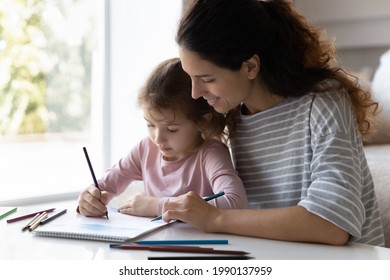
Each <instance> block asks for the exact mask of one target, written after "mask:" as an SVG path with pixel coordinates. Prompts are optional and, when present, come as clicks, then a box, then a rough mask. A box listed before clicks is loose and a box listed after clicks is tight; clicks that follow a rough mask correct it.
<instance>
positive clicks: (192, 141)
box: [78, 58, 248, 216]
mask: <svg viewBox="0 0 390 280" xmlns="http://www.w3.org/2000/svg"><path fill="white" fill-rule="evenodd" d="M138 104H139V106H140V107H141V108H142V110H143V112H144V118H145V120H146V123H147V126H148V133H149V137H147V138H145V139H143V140H142V141H140V142H139V143H138V145H136V146H135V147H134V148H133V149H132V150H131V151H130V152H129V153H128V154H127V155H126V156H125V157H123V158H122V159H121V160H120V161H119V162H118V163H117V164H116V165H114V166H113V167H112V168H110V169H108V170H107V171H106V173H105V175H104V176H103V177H102V178H101V179H100V180H98V184H99V188H100V190H101V192H100V191H99V190H98V189H97V188H96V187H94V186H91V187H88V188H87V189H86V190H84V191H83V192H82V193H81V194H80V197H79V208H78V209H79V211H80V213H81V214H83V215H85V216H103V215H104V214H105V213H106V211H107V208H106V206H105V205H106V204H107V203H108V201H109V200H110V199H111V198H113V197H114V196H117V195H119V194H120V193H122V192H123V191H124V190H125V189H126V188H127V187H128V186H129V184H130V183H131V182H133V181H135V180H142V181H143V183H144V189H145V193H143V194H138V195H136V196H134V197H133V198H131V199H130V200H129V201H127V202H126V203H124V205H122V206H121V207H120V208H119V211H120V212H121V213H125V214H131V215H137V216H157V215H161V214H162V206H163V204H164V202H165V201H167V200H169V199H171V198H173V197H177V196H179V195H182V194H185V193H187V192H189V191H193V192H195V193H197V194H198V195H200V196H210V195H212V194H214V193H218V192H220V191H224V192H225V195H224V196H221V197H219V198H217V199H215V200H212V201H210V202H209V203H210V204H212V205H214V206H216V207H221V208H248V201H247V197H246V193H245V190H244V187H243V184H242V182H241V180H240V178H239V177H238V175H237V172H236V171H235V169H234V168H233V165H232V161H231V157H230V153H229V150H228V148H227V147H226V145H225V144H223V143H222V142H221V140H223V137H224V128H225V118H224V116H223V115H222V114H220V113H217V112H216V111H214V109H213V108H212V107H211V106H209V105H208V104H207V101H206V100H205V99H203V98H199V99H196V100H195V99H193V98H192V97H191V78H190V77H189V76H188V75H187V74H186V73H185V72H184V71H183V69H182V67H181V62H180V60H179V59H178V58H173V59H168V60H166V61H164V62H162V63H160V64H159V65H158V66H157V67H156V68H155V69H154V71H153V72H152V73H151V74H150V76H149V78H148V80H147V81H146V84H145V86H144V87H143V88H142V89H141V91H140V93H139V95H138Z"/></svg>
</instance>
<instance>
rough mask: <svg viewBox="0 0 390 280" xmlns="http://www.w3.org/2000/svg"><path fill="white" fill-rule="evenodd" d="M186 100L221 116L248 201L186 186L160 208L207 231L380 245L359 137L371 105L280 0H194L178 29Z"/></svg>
mask: <svg viewBox="0 0 390 280" xmlns="http://www.w3.org/2000/svg"><path fill="white" fill-rule="evenodd" d="M177 42H178V44H179V46H180V58H181V61H182V65H183V69H184V70H185V71H186V72H187V73H188V74H189V75H190V76H191V79H192V97H193V98H195V99H205V100H207V102H208V104H209V105H211V106H212V107H214V109H215V110H216V111H217V112H220V113H225V114H227V121H228V128H229V138H230V141H231V148H232V153H233V159H234V163H235V166H236V169H237V171H238V172H239V175H240V177H241V179H242V180H243V183H244V186H245V188H246V192H247V195H248V199H249V202H250V206H251V208H252V209H248V210H223V209H217V208H215V207H212V206H211V205H206V204H205V203H204V202H203V201H202V199H200V198H199V197H198V196H197V195H196V194H194V193H189V194H187V195H184V196H182V197H180V198H178V199H177V200H174V201H170V202H167V203H165V205H164V209H163V212H164V215H163V218H164V220H165V221H168V220H170V219H179V220H181V221H184V222H187V223H190V224H193V225H195V226H197V227H199V228H201V229H203V230H205V231H208V232H226V233H233V234H239V235H246V236H255V237H263V238H271V239H279V240H289V241H303V242H319V243H327V244H336V245H343V244H346V243H347V242H348V241H355V242H360V243H367V244H373V245H379V246H382V245H384V237H383V230H382V225H381V220H380V216H379V211H378V206H377V202H376V197H375V192H374V186H373V181H372V178H371V174H370V170H369V168H368V166H367V162H366V158H365V155H364V151H363V144H362V137H363V136H365V135H366V134H367V133H368V132H369V129H370V124H371V123H370V118H371V117H372V116H373V115H374V113H375V111H376V108H377V104H376V103H375V102H373V101H372V99H371V96H370V94H369V92H366V91H364V90H363V89H361V88H359V87H358V83H357V81H356V80H354V79H353V77H351V76H350V75H348V74H347V73H346V72H345V71H343V70H342V69H341V68H340V67H338V66H337V64H336V61H335V59H334V48H333V45H332V44H331V43H330V42H329V41H327V40H325V37H324V36H323V34H321V33H320V32H319V31H318V30H316V29H315V28H314V27H313V26H311V25H310V24H309V23H308V22H307V20H306V19H305V18H304V17H303V16H301V15H300V14H299V13H298V12H297V11H296V9H295V8H294V7H293V5H292V4H291V3H290V2H288V1H281V0H274V1H258V0H198V1H194V2H193V3H192V4H191V5H190V6H189V8H188V10H187V12H186V13H185V14H184V15H183V18H182V19H181V22H180V25H179V29H178V32H177Z"/></svg>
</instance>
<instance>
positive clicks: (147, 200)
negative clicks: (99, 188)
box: [118, 193, 160, 217]
mask: <svg viewBox="0 0 390 280" xmlns="http://www.w3.org/2000/svg"><path fill="white" fill-rule="evenodd" d="M159 201H160V199H159V198H157V197H154V196H149V195H146V194H144V193H139V194H136V195H135V196H134V197H132V198H131V199H130V200H128V201H127V202H125V204H123V205H122V206H121V207H120V208H119V209H118V210H119V212H121V213H123V214H129V215H134V216H144V217H154V216H156V215H157V207H158V203H159Z"/></svg>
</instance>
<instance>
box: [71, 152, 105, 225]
mask: <svg viewBox="0 0 390 280" xmlns="http://www.w3.org/2000/svg"><path fill="white" fill-rule="evenodd" d="M83 150H84V154H85V157H86V160H87V163H88V166H89V170H90V172H91V175H92V179H93V181H94V186H91V187H89V188H87V189H86V190H84V191H83V192H81V194H80V196H79V207H78V211H79V212H80V213H81V214H82V215H84V216H89V217H99V216H103V215H105V216H106V217H107V219H108V212H107V207H106V204H107V202H108V193H107V192H105V191H101V190H100V189H99V185H98V182H97V180H96V176H95V173H94V171H93V168H92V164H91V161H90V159H89V156H88V153H87V150H86V148H85V147H84V148H83Z"/></svg>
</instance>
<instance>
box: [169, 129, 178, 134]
mask: <svg viewBox="0 0 390 280" xmlns="http://www.w3.org/2000/svg"><path fill="white" fill-rule="evenodd" d="M167 130H168V131H169V132H170V133H175V132H177V129H172V128H167Z"/></svg>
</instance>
